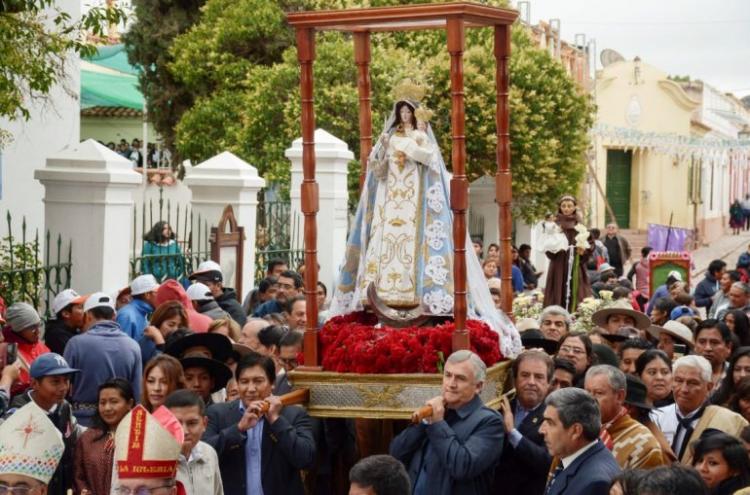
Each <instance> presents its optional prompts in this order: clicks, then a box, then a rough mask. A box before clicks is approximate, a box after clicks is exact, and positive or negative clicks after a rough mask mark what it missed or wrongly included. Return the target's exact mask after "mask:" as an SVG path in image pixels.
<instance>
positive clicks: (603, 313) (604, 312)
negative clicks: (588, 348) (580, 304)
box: [591, 299, 651, 330]
mask: <svg viewBox="0 0 750 495" xmlns="http://www.w3.org/2000/svg"><path fill="white" fill-rule="evenodd" d="M615 314H617V315H625V316H629V317H631V318H633V321H635V325H633V326H634V327H635V328H637V329H638V330H645V329H647V328H648V327H649V326H650V325H651V320H649V319H648V316H646V315H645V314H643V313H641V312H640V311H636V310H634V309H633V307H632V306H631V305H630V304H629V303H628V302H627V301H626V300H624V299H619V300H617V301H615V302H614V304H612V305H611V306H607V307H606V308H604V309H600V310H599V311H597V312H596V313H594V314H593V315H591V321H592V322H593V323H594V324H595V325H597V326H599V327H602V328H604V327H606V326H607V319H608V318H609V316H610V315H615Z"/></svg>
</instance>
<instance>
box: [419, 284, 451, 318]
mask: <svg viewBox="0 0 750 495" xmlns="http://www.w3.org/2000/svg"><path fill="white" fill-rule="evenodd" d="M423 300H424V303H425V304H426V305H427V306H429V308H430V313H432V314H434V315H443V314H448V313H450V312H451V311H453V297H451V296H450V295H448V294H446V293H445V291H444V290H439V289H438V290H433V291H431V292H427V293H426V294H425V295H424V298H423Z"/></svg>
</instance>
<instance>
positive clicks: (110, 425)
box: [74, 378, 135, 495]
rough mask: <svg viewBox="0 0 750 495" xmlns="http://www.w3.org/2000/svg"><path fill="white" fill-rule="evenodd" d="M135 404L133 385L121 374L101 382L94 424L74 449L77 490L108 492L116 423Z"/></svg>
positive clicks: (95, 494) (96, 494)
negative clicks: (118, 376) (120, 376)
mask: <svg viewBox="0 0 750 495" xmlns="http://www.w3.org/2000/svg"><path fill="white" fill-rule="evenodd" d="M134 406H135V397H134V396H133V387H131V386H130V382H128V381H127V380H124V379H122V378H113V379H112V380H109V381H106V382H104V383H102V384H101V385H100V386H99V403H98V405H97V409H96V413H94V417H93V418H92V423H91V427H90V428H89V429H88V430H86V431H85V432H84V433H83V435H81V436H80V437H79V438H78V443H77V445H76V449H75V463H74V483H75V487H76V493H84V492H83V490H87V493H89V494H91V495H109V493H110V485H111V483H112V462H113V460H114V452H115V451H114V438H115V430H117V425H119V424H120V421H122V418H124V417H125V415H127V414H128V412H130V410H131V409H133V407H134Z"/></svg>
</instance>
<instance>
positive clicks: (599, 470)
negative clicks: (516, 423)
mask: <svg viewBox="0 0 750 495" xmlns="http://www.w3.org/2000/svg"><path fill="white" fill-rule="evenodd" d="M545 404H546V408H545V409H544V421H543V422H542V427H541V428H540V429H539V431H540V432H541V433H542V435H544V443H545V444H546V445H547V450H549V453H550V454H551V455H553V456H554V458H553V459H552V470H551V472H550V474H549V477H548V478H549V481H548V482H547V488H546V489H545V492H544V493H545V495H581V494H585V495H608V494H609V485H610V484H611V483H612V479H613V478H615V477H616V476H617V475H618V474H620V466H618V464H617V461H615V458H614V457H613V456H612V453H611V452H610V451H609V450H608V449H607V447H605V446H604V444H603V443H602V442H601V440H599V431H600V430H601V427H602V421H601V414H600V413H599V404H598V403H597V402H596V399H594V398H593V397H592V396H591V395H590V394H589V393H588V392H586V391H584V390H581V389H580V388H575V387H570V388H563V389H560V390H557V391H555V392H552V393H551V394H549V396H547V399H546V400H545Z"/></svg>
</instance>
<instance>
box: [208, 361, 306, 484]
mask: <svg viewBox="0 0 750 495" xmlns="http://www.w3.org/2000/svg"><path fill="white" fill-rule="evenodd" d="M275 375H276V373H275V367H274V363H273V360H271V359H270V358H268V357H265V356H261V355H260V354H255V353H252V354H248V355H247V356H244V357H243V358H242V359H241V360H240V361H239V363H237V370H236V375H235V376H236V379H237V386H238V388H239V392H240V398H239V399H238V400H235V401H232V402H227V403H224V404H214V405H212V406H211V407H209V408H208V410H207V412H206V414H207V416H208V427H207V429H206V432H205V434H204V435H203V441H204V442H206V443H208V444H209V445H211V446H212V447H213V448H214V449H215V450H216V453H217V454H218V455H219V466H220V467H221V478H222V481H223V483H224V493H225V494H226V495H251V494H253V495H254V494H257V493H266V494H276V493H284V494H289V495H304V493H305V492H304V488H303V485H302V479H301V477H300V470H301V469H307V468H309V467H310V466H312V464H313V461H314V459H315V441H314V440H313V435H312V431H311V426H310V417H309V416H308V415H307V413H306V412H305V411H304V410H303V409H302V408H300V407H296V406H286V407H283V406H282V404H281V401H280V399H279V398H278V397H277V396H274V395H271V392H272V390H273V383H274V380H275V378H276V376H275ZM264 400H265V401H267V402H268V403H269V404H270V408H269V409H268V412H266V413H265V414H261V413H260V407H261V404H262V402H263V401H264ZM282 407H283V408H282ZM261 489H262V492H261Z"/></svg>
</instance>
